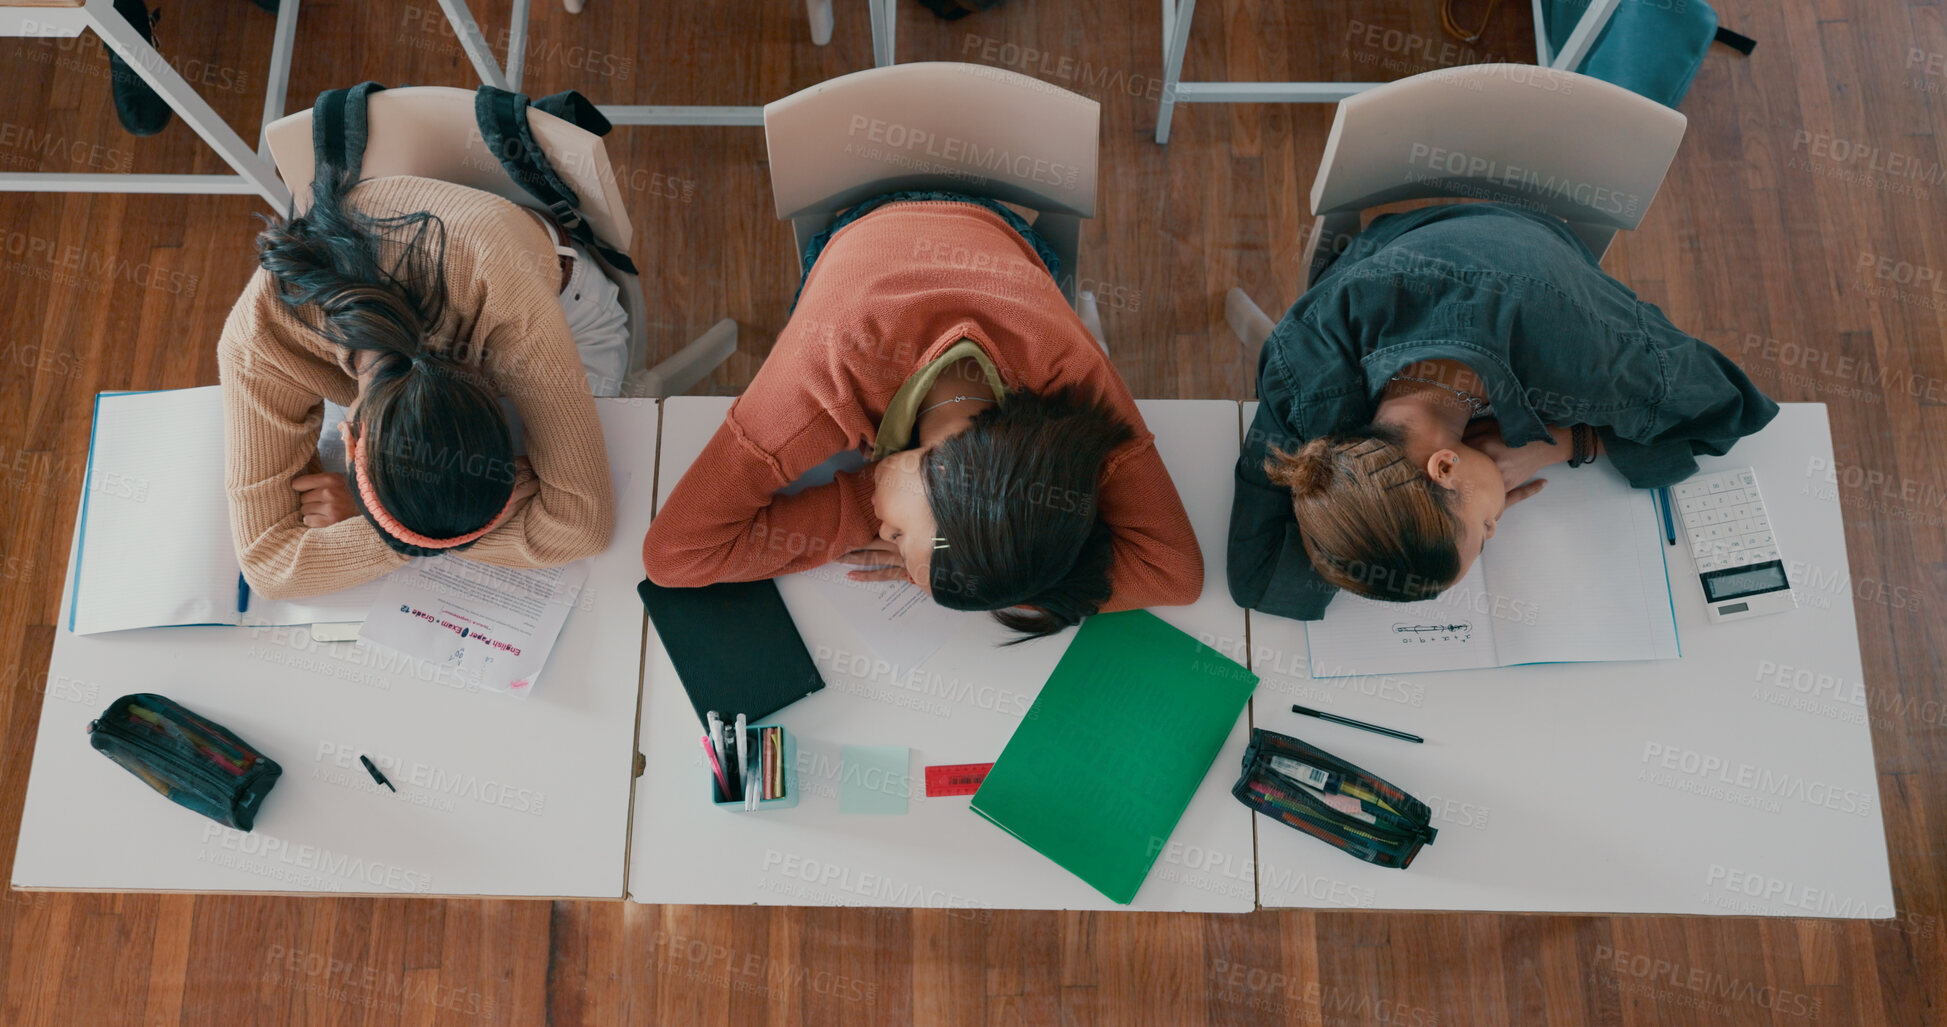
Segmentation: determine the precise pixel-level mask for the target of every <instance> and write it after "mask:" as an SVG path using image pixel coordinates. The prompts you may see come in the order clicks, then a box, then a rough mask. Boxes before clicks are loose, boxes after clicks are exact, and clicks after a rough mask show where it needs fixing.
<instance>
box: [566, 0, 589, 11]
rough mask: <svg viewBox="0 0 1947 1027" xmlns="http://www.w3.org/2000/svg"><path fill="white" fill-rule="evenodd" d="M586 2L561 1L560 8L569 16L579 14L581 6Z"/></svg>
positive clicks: (582, 0) (578, 0)
mask: <svg viewBox="0 0 1947 1027" xmlns="http://www.w3.org/2000/svg"><path fill="white" fill-rule="evenodd" d="M587 2H588V0H561V6H562V8H563V9H564V10H566V11H567V12H568V13H569V14H580V13H581V9H582V6H583V5H584V4H586V3H587Z"/></svg>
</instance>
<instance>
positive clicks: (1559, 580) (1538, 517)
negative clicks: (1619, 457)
mask: <svg viewBox="0 0 1947 1027" xmlns="http://www.w3.org/2000/svg"><path fill="white" fill-rule="evenodd" d="M1555 470H1556V473H1554V474H1551V475H1550V476H1549V479H1548V487H1547V488H1544V489H1542V490H1541V494H1540V495H1538V496H1536V497H1534V498H1533V499H1530V500H1528V501H1527V502H1524V503H1522V504H1520V505H1519V506H1516V507H1515V508H1513V509H1512V510H1509V511H1508V513H1507V516H1505V517H1503V518H1502V521H1501V527H1500V532H1499V534H1497V536H1496V537H1495V539H1494V540H1493V541H1491V542H1489V543H1488V544H1487V548H1488V552H1489V553H1490V554H1492V557H1491V559H1487V560H1484V561H1483V562H1484V563H1486V565H1487V585H1488V588H1489V590H1490V591H1491V592H1492V593H1494V594H1495V595H1497V596H1500V597H1502V598H1503V599H1504V600H1505V602H1504V603H1503V607H1504V609H1507V610H1510V611H1518V612H1519V614H1520V615H1519V616H1510V617H1508V618H1507V619H1506V620H1504V621H1502V622H1499V623H1496V624H1495V626H1494V630H1495V640H1496V647H1497V649H1496V651H1497V653H1498V655H1499V657H1500V659H1499V663H1500V664H1501V665H1502V666H1512V665H1514V664H1517V663H1563V662H1589V661H1598V660H1667V659H1675V658H1676V656H1677V629H1676V620H1675V616H1674V614H1673V613H1672V612H1671V609H1670V582H1669V577H1668V576H1667V575H1666V574H1665V572H1664V567H1663V559H1664V557H1663V550H1664V548H1665V546H1666V543H1665V541H1664V536H1663V522H1662V519H1661V517H1660V516H1659V514H1658V513H1657V510H1656V499H1655V497H1654V495H1653V494H1652V493H1651V492H1650V491H1649V490H1647V489H1635V488H1630V487H1629V482H1628V481H1626V480H1624V478H1623V476H1622V475H1621V474H1619V473H1618V472H1617V471H1616V469H1615V468H1614V466H1612V465H1611V464H1610V463H1609V462H1608V461H1603V462H1601V463H1598V464H1596V465H1595V466H1594V467H1584V468H1579V469H1577V470H1574V471H1569V470H1568V469H1567V468H1560V469H1555ZM1503 539H1505V540H1506V541H1507V542H1508V543H1509V544H1508V545H1506V546H1505V547H1504V546H1502V544H1501V543H1502V541H1503Z"/></svg>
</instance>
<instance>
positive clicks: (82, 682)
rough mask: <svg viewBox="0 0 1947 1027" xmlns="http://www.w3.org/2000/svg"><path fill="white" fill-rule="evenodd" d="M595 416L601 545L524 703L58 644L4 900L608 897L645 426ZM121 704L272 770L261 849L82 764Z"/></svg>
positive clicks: (287, 649)
mask: <svg viewBox="0 0 1947 1027" xmlns="http://www.w3.org/2000/svg"><path fill="white" fill-rule="evenodd" d="M596 406H597V408H598V409H599V411H600V413H601V417H602V426H603V430H604V433H605V434H606V436H607V440H608V455H609V461H610V466H611V467H613V468H614V469H615V474H616V497H617V506H618V511H619V513H618V519H617V523H616V526H615V535H614V540H613V542H612V544H611V545H610V547H609V549H608V550H607V551H606V552H605V553H603V554H602V555H600V556H598V557H596V558H595V559H594V566H593V568H592V569H591V570H590V573H589V576H588V582H587V584H586V586H585V587H584V591H583V601H582V602H581V603H580V604H579V605H578V607H577V609H576V610H575V611H574V612H573V613H571V614H570V615H569V617H568V621H567V624H566V626H565V627H564V628H563V630H562V635H561V639H560V642H559V644H558V645H557V647H556V649H555V652H554V656H553V658H552V659H551V660H550V661H549V663H548V665H547V668H546V669H545V670H544V671H543V672H542V676H541V677H540V678H539V679H538V681H537V683H536V686H535V694H534V695H533V696H531V697H530V698H528V699H526V700H520V699H514V698H510V697H508V696H505V695H496V694H486V693H477V692H469V691H467V690H466V689H465V688H464V687H463V686H462V687H455V686H456V682H455V681H454V679H453V678H451V676H450V675H448V676H442V675H440V674H437V673H435V672H434V671H435V668H433V667H431V666H430V665H427V664H416V663H408V662H405V661H398V660H395V659H388V658H386V657H384V656H381V655H379V654H377V653H376V652H374V651H372V650H369V649H362V648H360V647H359V645H358V644H357V643H352V642H339V643H313V642H311V641H310V636H309V635H308V634H307V633H306V632H305V631H304V629H303V628H232V627H203V628H157V629H149V630H143V631H123V632H115V633H111V634H103V635H81V636H77V635H73V634H70V633H69V632H68V631H67V630H66V629H65V628H62V629H61V630H60V631H59V632H58V634H57V635H56V638H55V642H54V655H53V660H52V663H51V665H50V667H49V669H48V681H49V683H50V684H49V687H48V689H47V695H46V697H45V699H44V700H43V702H42V704H41V720H40V728H39V733H38V737H37V740H36V743H35V747H34V761H33V769H32V774H31V777H30V778H29V780H28V785H27V801H26V808H25V809H24V811H23V812H22V815H21V824H20V841H19V847H18V848H17V850H16V851H15V854H14V870H13V883H14V885H15V886H16V887H21V888H66V889H131V890H144V891H150V890H154V891H163V890H185V891H201V892H217V891H261V892H270V891H275V892H374V893H388V894H390V893H402V892H405V893H410V892H420V893H431V894H454V895H509V896H577V897H580V896H588V897H605V898H616V897H619V896H620V895H621V894H622V883H623V869H624V858H623V852H624V846H625V845H626V843H627V837H628V827H627V825H628V816H629V775H630V771H631V764H630V753H631V750H632V746H631V744H630V742H631V739H632V738H633V735H634V719H635V712H636V696H637V681H638V673H639V668H640V662H639V661H640V643H639V640H640V638H641V632H642V630H643V627H644V623H645V622H644V619H643V616H642V606H641V604H640V602H639V601H638V600H637V599H636V596H635V583H636V582H637V581H639V580H641V577H642V563H641V556H640V554H641V546H642V535H643V532H644V531H646V530H648V526H649V509H650V500H651V498H652V497H653V496H654V494H655V473H654V467H655V452H656V429H657V409H656V404H655V402H654V401H650V400H597V401H596ZM625 478H626V480H624V479H625ZM70 568H72V557H70ZM62 608H63V609H65V608H66V604H65V601H64V602H63V606H62ZM130 692H160V693H161V694H163V695H166V696H169V697H170V698H172V699H176V700H178V701H180V702H182V703H183V704H184V705H187V706H188V707H190V708H191V709H193V710H196V711H197V712H199V713H203V714H206V715H208V716H209V717H211V718H213V719H215V720H216V721H218V722H219V723H222V724H225V725H227V726H228V727H230V728H232V729H234V730H235V731H236V732H237V733H238V734H239V735H241V736H242V737H243V738H244V739H246V740H247V741H249V742H250V743H251V744H253V745H255V746H258V747H259V748H261V749H262V750H263V751H264V752H265V753H266V754H268V755H270V756H271V758H273V759H275V760H277V761H278V762H279V763H280V764H282V765H283V767H284V775H283V777H282V778H281V779H280V780H279V781H278V782H277V786H276V787H275V788H274V789H273V790H272V791H271V793H270V796H269V798H267V799H266V800H265V802H264V808H263V811H262V813H261V814H260V815H259V816H258V818H257V823H256V830H255V831H253V832H251V833H249V834H244V833H243V832H240V831H232V830H230V829H228V828H224V827H222V826H220V825H218V824H216V823H215V822H213V821H210V820H206V819H204V818H203V817H200V816H198V815H196V814H194V813H191V812H189V811H188V810H185V809H182V808H180V807H178V806H176V805H175V804H173V803H171V802H168V801H167V800H165V799H163V798H161V797H160V796H157V795H156V794H155V793H153V792H151V791H150V790H149V789H148V788H146V787H144V786H143V784H142V783H141V782H140V781H138V780H136V779H135V778H134V777H133V776H131V775H130V774H129V773H128V772H127V771H125V770H123V769H122V768H121V767H119V766H117V765H115V764H114V763H112V762H110V761H109V760H107V759H106V758H104V757H103V756H101V755H100V754H99V753H96V752H94V751H93V750H92V748H90V746H89V744H88V736H87V734H86V726H87V723H88V721H89V720H91V719H92V718H94V717H95V716H96V715H98V714H99V713H100V711H101V710H102V708H104V707H106V706H107V705H108V704H109V702H111V701H113V700H114V699H115V698H116V697H117V696H120V695H124V694H127V693H130ZM361 752H362V753H369V754H371V755H372V756H373V758H374V759H375V760H379V761H380V762H381V764H382V765H383V764H384V763H386V762H388V761H390V760H396V761H397V764H398V765H397V766H395V768H394V769H392V770H391V771H389V772H388V774H387V776H388V777H390V778H391V779H392V781H393V783H394V784H395V785H396V786H397V787H398V789H399V791H398V793H397V794H396V795H395V794H394V793H392V792H388V791H386V790H384V789H383V788H382V787H380V786H378V785H376V784H374V783H373V781H372V780H371V778H370V777H368V776H367V775H366V773H365V771H364V769H363V768H362V767H361V766H360V765H359V764H358V762H357V756H358V754H359V753H361Z"/></svg>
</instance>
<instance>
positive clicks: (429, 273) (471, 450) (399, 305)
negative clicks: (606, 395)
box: [257, 165, 515, 556]
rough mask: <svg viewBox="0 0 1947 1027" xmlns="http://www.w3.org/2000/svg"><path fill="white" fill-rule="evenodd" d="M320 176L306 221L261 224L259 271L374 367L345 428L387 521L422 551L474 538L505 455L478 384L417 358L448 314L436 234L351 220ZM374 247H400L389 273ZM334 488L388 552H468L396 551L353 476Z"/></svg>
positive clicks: (342, 178) (427, 220)
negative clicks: (357, 444)
mask: <svg viewBox="0 0 1947 1027" xmlns="http://www.w3.org/2000/svg"><path fill="white" fill-rule="evenodd" d="M318 172H319V173H318V177H317V178H316V179H315V180H313V182H312V186H311V195H312V200H311V206H310V208H309V209H308V210H306V211H305V212H304V213H303V214H301V215H299V216H297V217H294V218H290V219H289V220H268V219H267V221H268V224H267V227H266V228H265V229H264V230H263V231H262V232H260V233H258V235H257V262H258V264H260V265H262V267H263V268H264V270H266V271H269V272H270V273H271V275H272V276H273V277H274V278H275V279H276V282H277V291H278V295H279V296H280V297H282V298H283V300H284V302H285V304H286V305H288V306H290V307H291V308H292V309H293V310H294V311H296V312H297V315H298V318H299V320H301V321H303V322H304V323H305V324H307V325H308V326H310V327H311V329H312V330H313V331H315V332H317V333H318V334H319V335H322V336H324V338H325V339H326V340H328V341H330V342H331V343H332V344H333V345H336V346H340V347H343V348H345V349H348V350H352V351H354V352H355V353H356V352H359V351H369V352H371V353H373V354H374V355H375V356H374V359H376V360H377V362H378V363H377V366H376V367H375V368H374V369H373V372H372V374H371V376H370V384H368V385H366V386H365V387H364V389H363V390H362V391H361V392H360V394H359V398H358V405H357V407H356V408H355V410H354V416H355V418H356V424H355V425H354V426H353V427H354V430H355V431H356V432H357V433H358V434H357V437H358V439H359V440H361V441H363V443H364V446H365V471H366V480H367V482H368V483H369V484H370V485H371V487H372V490H373V491H374V493H375V494H376V496H377V498H378V501H379V503H380V505H382V506H383V507H384V508H385V512H387V513H389V514H391V516H392V517H393V518H394V519H396V520H397V521H398V522H399V523H400V524H402V525H404V526H405V527H406V528H408V529H410V530H411V531H413V532H416V533H418V534H420V535H425V536H429V537H431V538H453V537H456V536H459V535H464V534H466V533H468V532H471V531H475V530H477V529H479V528H481V527H483V526H484V525H486V524H488V523H489V522H491V521H492V520H493V519H494V518H495V517H496V516H498V515H499V514H500V512H501V510H502V508H504V507H505V506H506V504H507V501H508V497H509V496H511V495H512V494H513V490H514V477H515V474H514V446H513V436H512V432H511V431H510V430H509V428H508V425H507V418H506V415H505V414H504V413H503V412H502V411H501V407H500V400H499V398H498V396H497V395H496V394H495V392H494V390H493V389H492V388H490V387H489V386H488V384H487V382H486V381H485V379H484V378H483V377H482V376H481V375H480V374H479V373H478V372H476V371H474V370H472V369H470V368H468V367H467V366H465V365H464V364H462V363H460V362H459V361H456V360H453V359H451V358H449V357H447V356H445V355H443V354H441V353H436V352H434V351H432V350H429V349H427V348H426V346H425V342H426V338H427V336H428V335H430V334H431V333H432V332H433V331H434V330H435V329H436V328H437V327H438V326H439V325H440V323H441V321H442V319H443V318H444V317H445V314H446V274H445V269H444V268H445V257H446V226H445V224H444V223H443V222H441V221H440V219H439V218H438V217H436V216H434V215H433V214H431V213H429V212H427V211H420V212H418V213H415V214H402V215H398V216H394V217H383V218H381V217H373V216H371V215H368V214H364V213H361V212H359V211H355V210H352V209H350V208H349V207H348V206H347V205H346V203H345V194H346V193H347V192H349V191H350V189H351V186H352V185H353V184H354V183H353V182H351V181H350V180H349V176H347V175H345V174H344V173H343V172H342V171H338V170H337V169H335V168H332V167H330V166H328V165H321V166H320V167H319V169H318ZM381 239H385V240H395V239H396V240H397V243H398V246H399V250H398V255H397V256H396V257H395V258H394V259H393V260H392V262H391V263H390V264H389V265H388V264H387V263H386V262H385V261H384V260H383V259H382V258H381V257H380V253H379V245H380V241H381ZM348 456H349V454H348ZM349 463H352V461H349V460H348V464H349ZM346 478H347V480H348V481H349V482H350V485H351V494H352V498H353V501H354V502H356V503H357V504H358V506H359V509H360V510H361V511H363V512H364V514H365V518H366V520H367V521H370V522H372V525H373V527H374V528H375V529H376V530H377V531H378V533H379V537H380V538H383V539H385V541H386V544H387V545H389V546H391V547H392V548H393V549H394V550H395V551H397V552H401V553H405V554H407V555H411V556H428V555H434V554H436V553H439V552H447V551H451V550H459V549H465V548H467V546H470V545H472V543H471V542H469V543H466V544H465V545H460V546H454V547H451V550H442V549H425V548H422V547H419V546H415V545H411V544H409V543H406V542H402V541H400V540H399V539H396V538H394V537H393V536H392V535H391V534H390V533H388V532H387V531H386V530H385V529H384V528H383V527H380V526H379V524H378V522H377V521H376V520H375V519H374V518H373V516H372V511H370V510H368V509H366V506H365V501H364V499H363V497H362V496H361V495H360V491H359V488H358V480H357V476H356V468H355V467H351V466H348V467H347V469H346Z"/></svg>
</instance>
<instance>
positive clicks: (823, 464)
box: [642, 194, 1203, 636]
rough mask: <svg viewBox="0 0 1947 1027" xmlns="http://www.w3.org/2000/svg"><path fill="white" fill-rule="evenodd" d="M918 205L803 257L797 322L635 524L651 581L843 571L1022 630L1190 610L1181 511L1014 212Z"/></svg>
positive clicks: (1125, 402)
mask: <svg viewBox="0 0 1947 1027" xmlns="http://www.w3.org/2000/svg"><path fill="white" fill-rule="evenodd" d="M934 195H937V194H928V196H929V198H924V199H916V198H908V197H907V195H906V194H896V195H895V196H892V197H882V198H879V199H877V200H873V201H868V202H867V203H864V204H861V205H860V206H859V207H856V208H854V209H853V210H852V211H850V212H848V214H847V215H845V217H843V218H841V219H840V221H839V222H838V224H837V226H836V227H835V229H834V230H833V232H831V233H830V234H829V237H828V241H823V242H821V241H814V244H813V251H812V253H810V254H807V257H806V259H807V261H808V262H812V263H811V267H810V269H809V271H808V272H807V274H806V277H805V281H804V285H803V289H802V291H801V293H800V297H799V301H798V306H797V309H796V311H795V312H794V313H793V315H792V317H791V320H790V322H789V323H788V324H786V325H785V328H784V331H783V333H782V334H780V335H779V336H778V340H777V344H776V346H775V347H774V348H773V349H772V351H771V354H770V356H769V357H768V358H767V359H766V360H765V362H764V366H763V367H762V368H760V369H759V370H758V373H757V376H756V378H755V379H754V380H753V381H752V382H751V385H750V388H749V389H747V390H746V391H745V392H744V394H743V396H742V397H741V398H739V399H738V401H737V402H736V404H735V405H733V406H732V407H731V409H730V413H729V415H728V416H727V417H726V418H725V419H724V423H723V426H722V427H721V428H719V429H718V430H717V433H716V436H715V437H714V438H713V439H711V441H710V444H709V446H708V447H707V448H706V449H705V450H704V451H703V453H702V455H701V456H699V457H698V458H697V460H696V462H695V464H693V465H692V466H691V468H690V470H689V472H688V473H686V474H685V475H684V476H683V479H682V481H680V482H678V483H677V485H676V488H675V489H674V490H673V491H672V492H671V493H670V497H669V500H668V501H667V502H666V503H664V504H663V506H662V508H661V509H660V510H659V511H658V513H657V515H656V518H655V520H654V522H653V523H652V524H651V525H650V528H649V534H648V536H647V537H646V538H645V539H644V540H643V547H642V559H643V566H644V569H645V570H646V571H647V572H648V575H649V577H650V579H651V580H653V581H655V582H656V583H657V584H660V585H665V586H676V587H682V586H700V585H706V584H710V583H713V582H718V581H747V580H753V579H758V578H769V577H775V576H777V575H780V574H788V573H791V572H794V571H801V570H805V569H808V568H811V567H817V566H819V565H822V564H825V563H828V562H831V561H834V560H838V561H843V562H846V563H851V564H856V565H858V566H859V568H860V569H859V570H855V571H853V572H852V573H851V576H852V577H853V578H855V579H861V580H886V579H896V578H901V577H904V578H909V579H911V580H912V581H913V582H915V583H917V584H919V585H920V586H921V587H923V588H926V589H928V590H929V591H930V592H931V594H932V596H933V598H934V600H935V601H937V602H938V603H940V604H941V605H943V606H947V607H950V608H952V609H959V610H992V611H995V617H996V619H998V620H999V621H1000V622H1001V623H1003V624H1005V625H1007V626H1009V627H1011V628H1014V629H1016V630H1018V631H1021V632H1023V633H1025V634H1026V635H1029V636H1038V635H1046V634H1051V633H1053V632H1056V631H1059V630H1061V629H1062V628H1065V627H1067V626H1069V625H1072V624H1075V623H1078V622H1079V621H1080V620H1081V619H1082V618H1083V617H1086V616H1088V615H1090V614H1093V613H1096V612H1098V611H1110V610H1127V609H1135V608H1139V607H1146V606H1167V605H1177V604H1184V603H1190V602H1194V601H1195V600H1196V598H1197V596H1198V595H1199V594H1201V592H1202V590H1203V560H1202V556H1201V554H1200V553H1199V552H1198V549H1197V540H1196V536H1195V534H1194V533H1193V532H1192V531H1191V528H1190V522H1189V518H1188V517H1187V516H1186V515H1185V513H1184V511H1183V503H1182V501H1181V500H1180V499H1179V498H1178V497H1177V494H1176V488H1175V486H1174V484H1173V483H1172V482H1171V481H1170V477H1169V472H1168V471H1166V470H1165V469H1164V468H1163V461H1162V458H1161V457H1160V456H1159V455H1158V454H1157V452H1156V446H1155V442H1154V437H1153V436H1151V435H1150V433H1149V431H1148V430H1147V429H1146V428H1145V427H1144V425H1143V421H1142V416H1141V415H1140V414H1139V413H1137V411H1136V405H1135V401H1134V400H1133V399H1131V398H1130V395H1129V390H1128V388H1127V387H1126V386H1125V385H1124V384H1123V382H1122V378H1121V377H1120V376H1119V375H1118V374H1117V373H1116V371H1115V368H1114V367H1113V366H1112V365H1111V364H1110V363H1109V359H1108V357H1107V355H1106V354H1104V353H1103V352H1102V349H1101V347H1100V346H1099V345H1097V343H1096V341H1095V339H1094V338H1093V337H1092V336H1091V335H1089V333H1088V330H1087V328H1085V327H1084V326H1083V325H1082V322H1081V319H1080V318H1078V317H1077V316H1076V315H1075V312H1074V310H1073V309H1071V308H1070V307H1069V305H1068V303H1067V301H1066V300H1065V299H1064V298H1063V297H1062V294H1061V290H1060V289H1059V288H1058V287H1057V286H1056V284H1055V280H1054V277H1053V271H1054V270H1055V269H1053V268H1051V267H1050V266H1049V265H1048V260H1050V259H1052V255H1048V256H1047V257H1044V256H1043V255H1042V254H1041V253H1040V252H1037V251H1038V249H1043V250H1045V247H1038V246H1037V245H1036V243H1038V240H1035V239H1034V237H1033V236H1032V230H1031V229H1029V228H1028V226H1027V225H1026V224H1025V223H1024V222H1021V221H1020V219H1019V218H1018V217H1017V216H1015V215H1014V214H1013V213H1012V212H1011V211H1007V210H1006V208H1003V207H1000V206H999V205H998V204H989V203H987V202H986V201H975V200H972V199H970V198H958V197H956V198H950V199H947V198H930V197H931V196H934ZM821 245H822V252H821V251H820V249H819V247H820V246H821ZM813 261H815V262H813Z"/></svg>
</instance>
